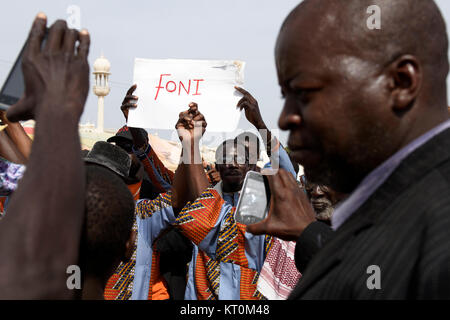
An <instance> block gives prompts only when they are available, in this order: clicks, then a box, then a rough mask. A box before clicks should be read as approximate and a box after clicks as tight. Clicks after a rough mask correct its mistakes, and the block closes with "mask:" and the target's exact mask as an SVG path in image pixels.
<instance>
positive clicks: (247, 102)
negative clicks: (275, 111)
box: [234, 86, 266, 129]
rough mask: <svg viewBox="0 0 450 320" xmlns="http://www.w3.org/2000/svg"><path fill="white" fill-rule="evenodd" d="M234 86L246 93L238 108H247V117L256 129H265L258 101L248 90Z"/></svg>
mask: <svg viewBox="0 0 450 320" xmlns="http://www.w3.org/2000/svg"><path fill="white" fill-rule="evenodd" d="M234 88H235V89H236V90H237V91H239V92H240V93H242V94H243V95H244V96H243V97H242V98H241V100H239V102H238V104H237V106H236V108H237V109H239V110H240V111H242V110H245V117H246V118H247V120H248V121H249V122H250V123H251V124H253V125H254V126H255V127H256V129H265V127H266V126H265V123H264V121H263V118H262V116H261V112H260V111H259V106H258V101H256V99H255V98H254V97H253V96H252V95H251V94H250V93H249V92H248V91H247V90H245V89H243V88H241V87H237V86H235V87H234Z"/></svg>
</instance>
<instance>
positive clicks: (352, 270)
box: [0, 0, 450, 300]
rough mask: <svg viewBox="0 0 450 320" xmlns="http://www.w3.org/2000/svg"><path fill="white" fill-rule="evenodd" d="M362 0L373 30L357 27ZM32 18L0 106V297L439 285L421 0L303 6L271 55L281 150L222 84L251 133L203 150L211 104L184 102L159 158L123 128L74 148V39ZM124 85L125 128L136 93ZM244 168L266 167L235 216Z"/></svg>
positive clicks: (275, 293)
mask: <svg viewBox="0 0 450 320" xmlns="http://www.w3.org/2000/svg"><path fill="white" fill-rule="evenodd" d="M373 3H376V4H377V5H379V6H380V7H381V8H382V12H384V13H385V15H384V16H383V26H382V29H381V30H370V29H368V28H367V27H366V24H365V23H366V8H367V7H368V6H369V5H371V4H373ZM414 17H420V18H421V20H420V23H418V21H416V20H415V19H414ZM46 27H47V18H46V16H45V15H44V14H42V13H40V14H38V15H37V17H36V19H35V20H34V22H33V25H32V28H31V31H30V34H29V38H28V41H27V46H26V49H25V51H24V58H23V65H22V69H23V75H24V79H25V83H26V91H25V96H24V97H23V98H22V99H21V100H20V101H19V102H18V103H17V104H16V105H14V106H12V107H11V108H10V109H9V110H8V111H7V113H4V112H3V113H1V114H0V119H1V120H2V122H3V124H5V125H6V129H5V130H3V131H0V156H1V157H2V158H0V196H1V197H0V208H1V211H2V213H1V219H0V255H2V262H1V263H0V298H2V299H107V300H130V299H132V300H265V299H268V300H285V299H442V298H446V299H450V234H449V233H448V230H449V228H450V197H447V196H445V195H446V194H448V192H449V191H450V148H449V146H450V144H449V143H450V129H449V127H450V120H449V110H450V109H448V107H447V105H448V104H447V89H446V77H447V74H448V69H449V64H448V40H447V32H446V27H445V22H444V20H443V18H442V15H441V13H440V12H439V9H438V8H437V6H436V4H435V3H434V1H433V0H396V1H395V2H393V1H385V0H370V1H368V0H348V1H345V3H344V2H341V1H332V0H305V1H303V2H302V3H301V4H299V5H298V6H297V7H296V8H295V9H294V10H293V11H292V12H291V13H290V14H289V16H288V17H287V18H286V20H285V22H284V23H283V25H282V27H281V30H280V33H279V36H278V40H277V43H276V50H275V58H276V67H277V74H278V81H279V84H280V87H281V91H282V94H283V98H284V106H283V108H282V109H281V108H280V111H281V115H280V118H279V127H280V128H281V129H282V130H288V131H289V134H290V135H289V141H288V145H287V146H283V145H282V144H281V143H280V141H278V139H277V138H276V137H275V136H274V135H272V134H271V132H270V130H269V129H268V127H267V126H266V123H265V121H264V119H263V117H262V116H261V112H260V110H259V105H258V101H257V100H256V99H255V98H254V97H253V96H252V94H251V93H249V92H248V91H246V90H245V89H243V88H241V87H235V88H236V90H237V91H239V92H240V93H241V94H242V95H243V97H242V99H241V100H240V101H239V102H238V104H237V107H238V108H239V110H241V111H242V112H243V113H244V114H245V117H246V119H247V120H248V121H249V122H250V123H251V124H252V125H253V126H254V127H255V129H257V130H258V132H264V134H261V136H259V137H258V136H257V135H255V134H253V133H251V132H244V133H243V134H240V135H238V136H236V137H235V138H234V139H231V140H226V141H224V142H223V143H222V144H221V145H219V146H218V148H217V150H216V155H215V163H207V162H205V161H203V162H202V161H201V159H202V158H201V154H200V149H199V142H200V140H201V139H202V136H203V134H204V133H205V131H206V130H207V119H205V117H204V115H203V114H202V112H201V110H202V109H203V108H207V107H208V106H201V105H197V104H196V103H195V102H192V103H190V104H189V105H188V106H186V110H185V111H184V112H181V113H180V115H179V118H178V119H173V120H174V124H175V129H176V130H177V133H178V136H179V139H180V143H181V145H182V154H181V156H180V162H179V165H178V167H177V169H176V170H175V172H172V171H170V170H169V169H167V168H166V167H165V166H164V164H163V162H162V161H161V160H160V159H159V158H158V155H157V153H156V152H155V150H154V149H153V148H152V146H151V144H150V140H149V138H148V133H147V131H146V130H144V129H142V128H134V127H128V126H127V125H126V124H125V125H124V126H123V127H122V128H120V129H119V130H118V131H117V133H116V134H115V136H113V137H111V138H110V139H108V140H107V141H98V142H96V143H95V145H94V146H93V148H92V149H91V150H81V147H80V138H79V135H78V122H79V119H80V116H81V114H82V112H83V109H84V104H85V102H86V97H87V93H88V90H89V66H88V60H87V57H88V52H89V46H90V37H89V33H88V32H87V30H82V31H76V30H72V29H69V28H68V27H67V25H66V23H65V22H64V21H56V22H55V23H54V24H53V25H52V26H51V27H50V28H49V30H48V39H47V41H46V42H45V43H43V39H44V35H45V33H46ZM312 34H314V36H311V35H312ZM135 90H136V85H133V86H131V88H130V89H129V90H128V91H127V92H126V94H125V98H124V100H123V102H122V105H121V106H120V109H121V110H122V113H123V115H124V122H125V123H126V122H127V121H128V113H129V111H130V110H132V109H135V108H141V107H142V106H140V105H139V97H137V96H135V95H134V92H135ZM28 119H34V120H35V121H36V126H35V136H34V139H33V140H31V139H30V138H29V137H28V135H27V134H26V132H25V131H24V129H23V128H22V126H21V125H20V122H19V121H22V120H28ZM263 150H266V152H267V155H268V156H269V159H270V162H269V163H267V164H266V165H265V166H264V167H259V166H258V165H257V162H258V160H259V159H260V158H261V152H263ZM195 159H200V161H195ZM299 165H301V166H302V167H303V169H304V175H301V176H300V177H299V178H298V171H299ZM271 168H272V169H271ZM274 168H279V170H274ZM250 171H256V172H260V173H262V174H263V175H267V179H268V182H269V187H270V194H271V198H270V210H269V212H268V215H267V217H266V218H265V219H264V220H263V221H261V222H258V223H255V224H252V225H244V224H242V223H239V222H237V221H236V219H235V211H236V206H237V204H238V201H239V198H240V196H241V191H242V187H243V183H244V179H245V177H246V174H247V173H248V172H250ZM70 266H78V267H79V269H80V270H81V286H80V287H79V288H75V289H74V288H71V287H70V286H68V284H67V281H68V280H67V278H68V274H67V270H68V267H70ZM370 270H378V274H374V275H373V274H372V273H371V272H372V271H370ZM375 273H376V272H375ZM373 279H375V280H373ZM372 280H373V282H371V281H372Z"/></svg>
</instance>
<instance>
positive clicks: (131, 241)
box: [122, 230, 137, 263]
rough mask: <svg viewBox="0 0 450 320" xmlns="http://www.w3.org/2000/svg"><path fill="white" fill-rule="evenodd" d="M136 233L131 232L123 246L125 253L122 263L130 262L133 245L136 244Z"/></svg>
mask: <svg viewBox="0 0 450 320" xmlns="http://www.w3.org/2000/svg"><path fill="white" fill-rule="evenodd" d="M136 237H137V232H136V230H131V232H130V238H128V240H127V242H126V244H125V252H124V256H123V258H122V262H124V263H127V262H128V261H130V259H131V256H132V255H133V249H134V243H135V242H136Z"/></svg>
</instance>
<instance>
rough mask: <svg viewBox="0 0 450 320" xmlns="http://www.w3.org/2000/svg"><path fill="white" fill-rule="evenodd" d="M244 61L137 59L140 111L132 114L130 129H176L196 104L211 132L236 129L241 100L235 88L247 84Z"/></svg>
mask: <svg viewBox="0 0 450 320" xmlns="http://www.w3.org/2000/svg"><path fill="white" fill-rule="evenodd" d="M244 67H245V62H242V61H224V60H176V59H167V60H149V59H135V62H134V83H136V84H137V89H136V91H135V92H134V95H136V96H137V97H139V100H138V102H137V104H138V107H137V108H136V109H134V110H130V113H129V116H128V126H130V127H139V128H147V129H175V124H176V122H177V121H178V115H179V113H180V112H182V111H185V110H187V109H188V108H189V103H191V102H196V103H197V104H198V108H199V111H200V112H201V113H203V115H204V116H205V119H206V122H207V123H208V127H207V131H209V132H231V131H234V130H236V129H237V126H238V123H239V119H240V116H241V112H240V111H239V110H237V109H236V105H237V103H238V101H239V100H240V99H241V98H242V94H241V93H239V92H238V91H237V90H236V89H235V88H234V86H240V87H242V86H243V84H244Z"/></svg>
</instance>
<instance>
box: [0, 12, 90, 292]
mask: <svg viewBox="0 0 450 320" xmlns="http://www.w3.org/2000/svg"><path fill="white" fill-rule="evenodd" d="M46 23H47V18H46V16H45V15H44V14H39V15H38V16H37V17H36V19H35V21H34V23H33V26H32V29H31V32H30V36H29V38H28V43H27V47H26V49H25V52H24V57H23V64H22V70H23V74H24V79H25V96H24V98H22V99H21V100H20V101H19V102H18V103H17V104H16V105H14V106H12V107H11V108H10V109H9V110H8V113H7V117H8V119H9V120H10V121H13V122H14V121H19V120H27V119H35V120H36V128H35V140H34V143H33V146H32V150H31V154H30V159H29V162H28V167H27V171H26V173H25V175H24V177H23V179H22V180H21V182H20V183H19V186H18V188H17V190H16V192H15V193H14V194H13V196H12V198H11V201H10V204H9V208H8V214H7V215H6V216H5V218H4V219H3V220H2V223H0V255H1V260H2V263H1V264H0V288H1V290H0V298H1V299H5V298H7V299H17V298H20V299H67V298H74V297H75V292H74V291H73V290H69V289H68V287H67V277H68V276H69V275H68V274H67V273H66V272H67V268H68V267H69V266H71V265H78V264H79V246H80V238H81V230H82V224H83V219H84V198H85V190H84V188H85V174H84V167H83V162H82V159H81V153H80V149H81V145H80V138H79V135H78V121H79V119H80V116H81V114H82V112H83V109H84V104H85V102H86V97H87V94H88V91H89V64H88V60H87V55H88V51H89V45H90V39H89V34H88V32H87V31H85V30H83V31H81V32H78V31H76V30H72V29H68V28H67V25H66V22H64V21H61V20H59V21H57V22H55V23H54V24H53V25H52V27H51V28H50V30H49V36H48V39H47V42H46V43H45V45H44V46H42V42H43V39H44V35H45V32H46ZM77 43H78V45H77Z"/></svg>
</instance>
